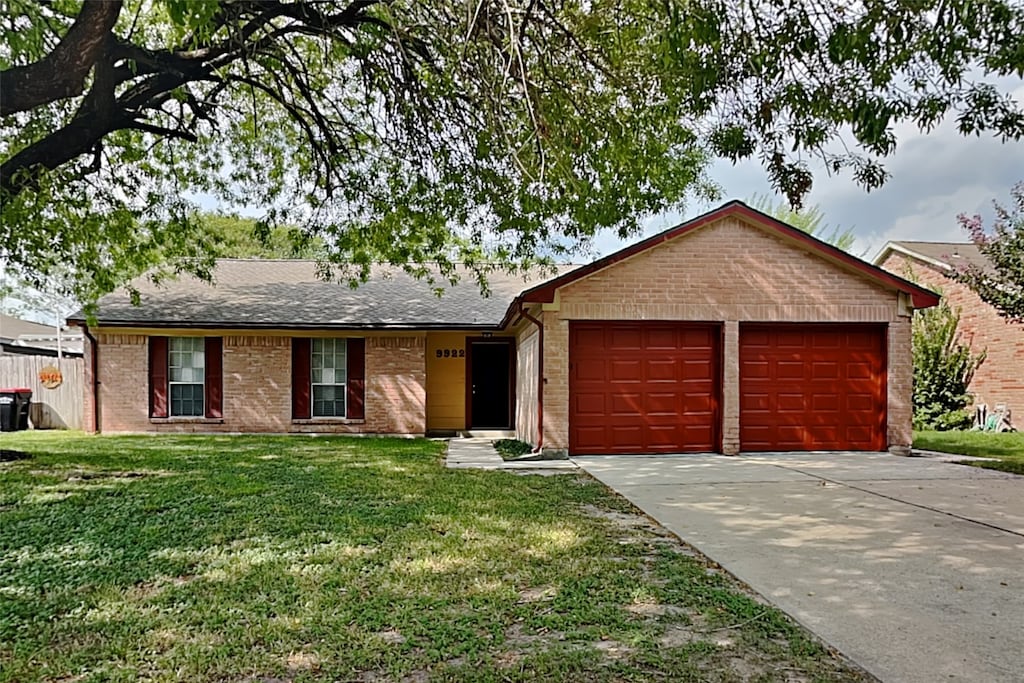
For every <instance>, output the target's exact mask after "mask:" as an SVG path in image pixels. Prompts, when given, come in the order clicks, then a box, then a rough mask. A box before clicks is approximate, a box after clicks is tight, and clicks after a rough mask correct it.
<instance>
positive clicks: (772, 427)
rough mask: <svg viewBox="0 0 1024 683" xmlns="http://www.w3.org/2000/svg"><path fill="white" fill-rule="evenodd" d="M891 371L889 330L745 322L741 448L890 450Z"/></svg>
mask: <svg viewBox="0 0 1024 683" xmlns="http://www.w3.org/2000/svg"><path fill="white" fill-rule="evenodd" d="M885 367H886V361H885V328H884V327H881V326H877V325H798V324H787V325H741V326H740V448H741V450H744V451H789V450H796V451H810V450H830V451H831V450H862V451H880V450H884V449H885V446H886V439H885V427H886V410H885V409H886V385H885V378H886V374H885Z"/></svg>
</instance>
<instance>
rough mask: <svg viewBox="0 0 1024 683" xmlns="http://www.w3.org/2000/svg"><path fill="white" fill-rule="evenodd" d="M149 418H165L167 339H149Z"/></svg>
mask: <svg viewBox="0 0 1024 683" xmlns="http://www.w3.org/2000/svg"><path fill="white" fill-rule="evenodd" d="M149 416H150V417H167V337H150V338H149Z"/></svg>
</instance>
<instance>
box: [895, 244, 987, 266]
mask: <svg viewBox="0 0 1024 683" xmlns="http://www.w3.org/2000/svg"><path fill="white" fill-rule="evenodd" d="M891 250H896V251H901V252H903V253H905V254H908V255H910V256H916V257H917V258H921V259H923V260H925V261H930V262H932V263H933V264H934V265H938V266H943V267H946V268H950V269H959V268H964V267H970V266H974V267H977V268H980V269H981V270H991V268H992V264H991V263H990V262H989V260H988V259H987V258H985V256H984V254H982V253H981V251H980V250H979V249H978V245H976V244H974V243H973V242H916V241H908V240H899V241H892V242H889V243H888V244H887V245H885V248H883V250H882V253H881V254H879V258H878V259H876V260H875V262H876V263H879V262H881V260H884V259H885V256H887V255H888V252H889V251H891Z"/></svg>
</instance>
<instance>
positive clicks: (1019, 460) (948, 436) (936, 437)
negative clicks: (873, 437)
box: [914, 432, 1024, 474]
mask: <svg viewBox="0 0 1024 683" xmlns="http://www.w3.org/2000/svg"><path fill="white" fill-rule="evenodd" d="M914 448H921V449H924V450H929V451H940V452H942V453H957V454H960V455H976V456H981V457H984V458H995V460H990V461H983V460H975V461H965V463H966V464H968V465H974V466H976V467H985V468H988V469H993V470H1002V471H1004V472H1013V473H1014V474H1024V433H1021V432H1003V433H995V432H914Z"/></svg>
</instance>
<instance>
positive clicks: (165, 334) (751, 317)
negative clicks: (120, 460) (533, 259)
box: [73, 202, 938, 454]
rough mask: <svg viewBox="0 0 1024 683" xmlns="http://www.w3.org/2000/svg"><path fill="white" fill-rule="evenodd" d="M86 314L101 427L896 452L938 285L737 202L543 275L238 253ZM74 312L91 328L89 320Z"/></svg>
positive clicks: (637, 448) (612, 449) (587, 447)
mask: <svg viewBox="0 0 1024 683" xmlns="http://www.w3.org/2000/svg"><path fill="white" fill-rule="evenodd" d="M214 278H215V282H216V285H215V286H211V285H207V284H205V283H202V282H199V281H196V280H193V279H182V280H180V281H177V282H172V283H168V284H167V285H166V286H165V287H162V288H156V287H153V286H152V285H148V284H146V283H145V282H144V281H139V282H138V283H137V285H138V286H139V287H140V289H141V290H142V303H141V305H140V306H137V307H136V306H132V305H131V302H130V299H129V297H128V296H127V295H126V294H125V293H117V294H113V295H110V296H107V297H104V298H103V299H102V300H101V301H100V302H99V310H98V314H97V315H98V320H97V322H96V324H95V325H94V326H92V327H89V328H87V329H88V335H89V338H90V339H91V340H93V341H92V342H91V343H90V344H89V345H87V356H88V357H89V359H90V363H89V364H88V366H89V367H92V368H94V372H95V380H96V384H95V385H94V390H90V391H89V392H88V393H89V398H88V404H89V410H90V411H94V412H93V413H92V414H93V416H94V418H93V419H94V420H95V422H94V424H95V426H96V427H97V428H98V429H100V430H102V431H109V432H147V431H148V432H180V431H204V432H213V431H224V432H257V431H264V432H361V433H379V434H383V433H388V434H390V433H399V434H424V433H429V432H445V431H452V430H454V431H458V430H463V429H467V428H468V429H506V430H514V431H515V433H516V434H517V435H518V437H519V438H521V439H523V440H525V441H528V442H530V443H532V444H534V445H535V446H541V447H543V448H544V449H546V450H551V451H557V452H566V451H568V452H569V453H571V454H581V453H664V452H700V451H719V452H724V453H730V454H733V453H737V452H740V451H775V450H847V449H849V450H884V449H886V448H887V447H889V448H892V449H894V450H901V449H906V448H907V447H908V446H909V445H910V442H911V405H910V399H911V396H910V394H911V357H910V314H911V311H912V309H913V308H914V307H917V308H923V307H927V306H933V305H935V304H936V303H937V302H938V296H937V295H935V294H934V293H933V292H931V291H929V290H927V289H924V288H922V287H920V286H918V285H915V284H913V283H911V282H908V281H906V280H904V279H902V278H900V277H897V276H895V275H893V274H891V273H889V272H887V271H884V270H882V269H880V268H877V267H875V266H873V265H871V264H869V263H866V262H864V261H862V260H860V259H858V258H856V257H853V256H851V255H849V254H847V253H845V252H843V251H840V250H838V249H836V248H834V247H832V246H830V245H828V244H825V243H824V242H821V241H819V240H817V239H815V238H813V237H810V236H808V235H807V234H805V233H803V232H801V231H800V230H797V229H796V228H793V227H791V226H788V225H785V224H783V223H780V222H778V221H777V220H775V219H773V218H771V217H769V216H766V215H764V214H762V213H760V212H758V211H755V210H753V209H751V208H749V207H747V206H746V205H744V204H742V203H741V202H730V203H728V204H726V205H724V206H722V207H720V208H718V209H716V210H714V211H711V212H709V213H707V214H704V215H703V216H701V217H699V218H696V219H694V220H691V221H688V222H686V223H683V224H682V225H679V226H677V227H675V228H672V229H670V230H667V231H665V232H663V233H661V234H659V235H656V236H654V237H651V238H649V239H646V240H644V241H642V242H640V243H638V244H635V245H633V246H631V247H628V248H626V249H623V250H621V251H619V252H617V253H615V254H612V255H610V256H607V257H605V258H602V259H600V260H598V261H596V262H594V263H591V264H589V265H585V266H581V267H576V268H574V269H571V270H568V272H562V273H560V274H557V275H555V276H554V277H550V275H549V279H541V280H540V281H538V280H536V279H535V280H533V281H524V280H523V279H521V278H514V277H509V276H501V275H494V276H492V277H491V279H490V286H491V288H492V291H493V294H492V296H490V297H489V298H485V297H483V296H481V294H480V292H479V290H478V289H477V287H476V285H475V284H474V283H473V282H471V281H464V282H462V283H460V284H459V285H458V286H456V287H453V288H450V289H448V290H447V292H446V293H445V294H444V295H443V296H442V297H440V298H438V297H436V296H434V295H433V293H432V291H431V287H430V286H429V285H428V284H426V283H425V282H422V281H418V280H414V279H412V278H410V277H408V276H406V275H404V274H403V273H401V272H395V271H393V270H389V269H385V268H379V269H375V270H374V272H373V275H372V277H371V278H370V281H369V282H367V283H366V284H364V285H362V286H361V287H359V288H358V289H355V290H353V289H350V288H348V287H346V286H345V285H340V284H330V283H325V282H323V281H320V280H318V279H317V278H316V276H315V268H314V264H313V263H311V262H303V261H251V260H245V261H243V260H227V261H221V262H219V263H218V266H217V269H216V272H215V275H214ZM73 321H74V322H76V323H77V324H80V325H82V326H85V321H84V319H82V318H81V317H80V316H79V317H76V318H74V319H73Z"/></svg>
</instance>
